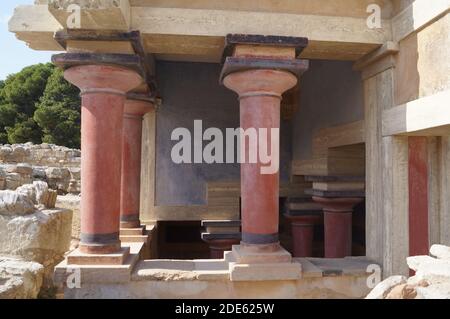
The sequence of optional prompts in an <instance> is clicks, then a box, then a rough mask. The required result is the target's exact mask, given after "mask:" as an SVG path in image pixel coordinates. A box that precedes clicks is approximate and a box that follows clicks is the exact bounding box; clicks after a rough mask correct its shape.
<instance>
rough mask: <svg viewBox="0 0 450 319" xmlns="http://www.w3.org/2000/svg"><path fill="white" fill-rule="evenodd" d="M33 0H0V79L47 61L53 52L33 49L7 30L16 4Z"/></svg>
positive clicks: (25, 3)
mask: <svg viewBox="0 0 450 319" xmlns="http://www.w3.org/2000/svg"><path fill="white" fill-rule="evenodd" d="M33 2H34V1H33V0H1V3H0V80H4V79H5V78H6V76H7V75H8V74H10V73H15V72H18V71H20V70H21V69H22V68H24V67H26V66H28V65H31V64H35V63H40V62H49V61H50V57H51V55H52V54H54V52H44V51H34V50H32V49H30V48H28V47H27V46H26V44H25V43H24V42H22V41H19V40H17V39H16V37H15V36H14V34H13V33H10V32H8V20H9V18H10V17H11V16H12V14H13V12H14V7H16V6H18V5H27V4H28V5H30V4H33Z"/></svg>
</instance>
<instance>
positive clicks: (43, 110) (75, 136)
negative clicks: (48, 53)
mask: <svg viewBox="0 0 450 319" xmlns="http://www.w3.org/2000/svg"><path fill="white" fill-rule="evenodd" d="M80 103H81V102H80V98H79V90H78V89H77V88H76V87H75V86H73V85H71V84H70V83H68V82H67V81H66V80H65V79H64V76H63V72H62V71H61V70H59V69H57V68H55V67H54V66H53V65H52V64H37V65H33V66H29V67H26V68H24V69H23V70H22V71H20V72H18V73H16V74H12V75H10V76H8V78H7V79H6V81H0V143H2V144H5V143H25V142H33V143H41V142H47V143H55V144H58V145H63V146H68V147H74V148H79V147H80Z"/></svg>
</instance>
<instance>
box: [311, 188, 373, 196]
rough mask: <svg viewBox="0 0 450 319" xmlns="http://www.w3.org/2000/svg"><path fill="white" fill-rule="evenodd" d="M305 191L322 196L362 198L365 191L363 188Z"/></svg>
mask: <svg viewBox="0 0 450 319" xmlns="http://www.w3.org/2000/svg"><path fill="white" fill-rule="evenodd" d="M305 193H306V194H308V195H311V196H317V197H324V198H364V197H366V192H365V191H364V190H357V191H354V190H348V191H324V190H319V189H307V190H305Z"/></svg>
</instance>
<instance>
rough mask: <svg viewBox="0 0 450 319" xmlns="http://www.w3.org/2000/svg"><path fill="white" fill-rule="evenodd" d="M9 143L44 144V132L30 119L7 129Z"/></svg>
mask: <svg viewBox="0 0 450 319" xmlns="http://www.w3.org/2000/svg"><path fill="white" fill-rule="evenodd" d="M6 132H7V133H8V141H9V143H26V142H33V143H35V144H39V143H41V142H42V138H41V135H42V131H41V129H40V127H39V126H38V125H37V123H36V122H35V121H34V120H33V119H32V118H31V117H30V118H28V119H26V120H25V121H23V122H18V123H16V125H14V127H8V128H6Z"/></svg>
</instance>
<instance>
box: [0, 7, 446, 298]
mask: <svg viewBox="0 0 450 319" xmlns="http://www.w3.org/2000/svg"><path fill="white" fill-rule="evenodd" d="M449 13H450V2H449V1H448V0H433V1H428V0H299V1H287V0H286V1H270V0H259V1H256V0H255V1H253V0H251V1H240V0H227V1H219V0H217V1H216V0H204V1H203V0H199V1H184V0H167V1H162V0H161V1H159V0H114V1H82V0H36V1H35V3H34V5H25V6H19V7H17V8H16V10H15V12H14V15H13V16H12V18H11V20H10V21H9V30H10V31H11V32H13V33H14V34H15V35H16V37H17V39H18V41H24V42H26V44H27V45H28V46H29V47H30V49H33V50H49V51H55V55H54V56H53V58H52V62H53V63H54V64H55V65H57V66H58V67H60V68H62V69H63V70H64V75H65V78H66V79H67V80H68V81H69V82H70V83H72V84H74V85H76V86H77V87H78V88H79V89H80V91H81V96H82V106H81V107H82V120H81V121H82V129H81V154H80V152H79V151H77V150H69V149H65V148H60V147H57V146H51V145H4V146H2V147H1V148H0V189H11V190H3V191H1V192H3V193H2V194H1V195H0V196H1V197H0V238H1V240H0V248H1V249H0V255H5V256H8V257H7V258H6V257H5V258H3V257H1V259H0V275H1V276H4V277H5V278H6V279H3V277H0V287H1V283H2V282H4V281H5V280H7V281H9V282H10V285H9V286H10V287H18V288H17V291H19V290H20V289H22V288H20V284H19V283H20V281H21V280H22V282H23V279H20V278H25V277H26V278H29V277H30V276H34V277H36V279H35V280H34V281H33V282H34V284H33V285H34V286H33V285H28V286H29V287H31V286H32V287H36V285H37V286H40V285H41V284H40V282H41V281H42V282H45V281H46V280H49V276H48V271H51V272H53V271H54V277H53V281H52V284H53V285H54V287H56V288H55V289H56V292H55V295H56V296H57V297H61V298H62V297H64V298H177V299H182V298H224V299H230V298H365V297H366V296H367V295H368V294H369V293H370V292H371V290H372V289H373V288H374V287H376V288H375V290H373V291H372V292H371V293H370V295H369V296H368V298H448V297H449V295H448V289H449V281H450V273H449V268H450V266H449V265H450V264H449V261H448V260H449V259H448V256H449V252H448V249H449V248H448V247H447V246H450V228H449V225H450V109H449V107H448V101H449V100H450V76H449V74H450V50H449V48H450V35H449V30H450V14H449ZM60 52H63V53H60ZM196 120H202V122H203V125H204V127H205V128H209V127H212V128H217V129H218V130H219V131H221V132H225V131H226V129H227V128H237V127H241V128H243V129H247V128H255V129H257V130H258V129H261V128H265V129H269V130H271V129H275V131H277V132H278V131H279V138H276V139H274V140H275V141H276V143H275V144H274V147H272V150H273V149H276V150H279V157H277V160H279V171H276V172H274V173H273V172H269V173H268V174H263V173H261V170H260V168H261V167H262V166H264V165H265V162H264V161H263V159H261V158H258V159H257V160H256V162H250V163H248V162H245V163H241V164H240V163H236V162H234V163H217V162H216V163H214V162H213V163H207V162H204V161H201V162H195V161H194V162H192V163H175V162H174V161H173V160H172V157H171V151H172V147H173V146H174V145H175V144H176V141H174V140H173V139H172V138H171V137H172V132H173V131H174V130H175V129H177V128H185V129H187V130H188V131H190V132H193V129H194V123H195V121H196ZM270 132H273V131H270ZM270 134H272V133H269V135H268V136H267V140H270V137H271V135H270ZM193 136H194V135H193ZM209 137H210V138H207V140H212V138H211V136H209ZM193 140H197V141H199V140H200V144H194V145H193V150H192V152H193V153H192V156H193V158H194V156H196V155H195V154H197V153H195V152H196V150H198V149H200V150H203V147H205V145H206V144H207V141H205V140H206V139H205V138H204V137H203V138H202V136H200V139H195V138H194V139H193ZM202 140H203V144H202V142H201V141H202ZM265 140H266V139H265ZM196 145H197V146H196ZM242 145H243V147H242V149H241V150H243V151H246V153H247V152H248V151H249V147H248V144H245V143H243V144H242ZM80 155H81V157H80ZM224 156H226V154H224ZM38 177H40V178H38ZM45 183H48V186H47V184H45ZM48 187H49V189H50V191H49V190H48ZM41 188H42V189H46V191H45V192H46V194H50V195H48V196H55V193H58V194H59V195H60V196H62V195H65V194H69V196H78V194H79V193H80V191H81V197H79V198H81V203H80V205H81V206H80V208H79V211H80V218H79V222H80V225H79V228H80V229H79V235H78V234H77V235H76V237H77V238H76V239H79V243H78V241H77V242H76V243H75V244H73V245H72V247H71V248H70V241H71V236H72V237H73V234H71V231H70V229H71V228H72V225H71V221H69V219H71V215H70V212H68V211H67V210H66V209H58V208H51V207H54V206H53V203H50V204H48V203H47V204H43V205H41V204H42V203H41V202H40V199H38V197H39V196H38V195H37V194H38V193H39V194H41V190H40V189H41ZM70 194H72V195H70ZM39 198H40V197H39ZM5 200H7V202H6V201H5ZM68 201H69V202H70V200H65V202H66V203H67V202H68ZM63 202H64V199H61V201H60V200H58V202H57V203H63ZM56 206H57V207H58V206H59V205H58V204H57V205H56ZM73 206H74V207H76V206H77V204H76V202H75V204H73ZM60 207H61V206H60ZM64 207H66V206H64ZM45 216H47V217H45ZM44 217H45V218H44ZM69 217H70V218H69ZM52 218H53V219H56V220H59V219H61V221H58V223H57V224H58V225H59V226H51V225H50V224H48V226H45V227H49V228H51V233H50V234H47V236H51V240H48V241H47V240H46V243H47V244H48V245H50V244H51V245H52V247H51V248H48V249H46V248H45V245H44V244H43V243H42V242H40V241H39V239H38V238H41V237H40V235H39V234H35V236H36V238H37V239H35V240H34V239H33V240H32V241H33V242H34V243H35V244H36V245H38V244H39V245H38V246H33V245H31V243H30V247H28V246H27V245H28V241H27V240H22V239H18V240H17V241H16V240H14V242H11V238H13V237H12V236H13V235H14V236H19V235H21V234H20V232H19V233H17V231H15V232H12V233H9V230H11V231H13V229H12V226H11V225H12V224H14V223H17V224H18V225H22V224H23V223H28V222H31V220H33V222H34V220H36V221H35V222H36V223H41V222H44V220H45V223H51V222H52V220H53V219H52ZM56 220H55V223H56ZM63 220H64V221H63ZM74 220H77V218H74ZM18 227H19V226H18ZM21 227H22V226H21ZM45 227H40V228H39V229H46V228H45ZM6 230H7V231H8V232H5V231H6ZM30 236H31V235H30ZM33 236H34V235H33ZM3 237H5V238H6V239H5V241H4V240H3ZM72 240H74V238H72ZM13 244H14V245H13ZM15 245H19V246H17V247H16V246H15ZM42 245H44V246H42ZM36 247H38V248H36ZM34 248H36V249H37V250H35V249H34ZM430 249H431V255H432V256H434V257H431V256H429V254H430ZM36 251H37V252H36ZM44 252H45V253H44ZM47 252H48V255H46V254H47ZM44 255H45V256H46V257H45V258H44V257H43V259H42V258H41V257H42V256H44ZM14 256H15V257H14ZM47 256H48V258H47ZM412 256H416V257H412ZM417 256H418V257H417ZM56 262H57V264H56V265H55V263H56ZM47 263H49V264H47ZM50 264H51V265H50ZM8 267H9V268H8ZM6 268H8V269H15V270H14V271H10V272H9V275H8V276H6V275H2V274H4V273H5V272H4V271H3V269H6ZM48 269H50V270H48ZM410 269H412V270H413V271H415V275H414V276H411V278H409V279H407V276H409V275H410ZM25 272H27V273H30V274H29V275H27V276H25V275H23V274H24V273H25ZM11 273H12V274H11ZM14 273H16V274H17V275H14ZM77 276H78V277H77ZM391 276H395V277H391ZM385 279H386V281H382V280H385ZM380 281H381V283H380ZM15 283H17V284H15ZM377 284H378V285H377ZM10 289H11V290H10V291H9V292H7V293H5V294H6V295H7V296H8V294H9V296H11V295H14V292H13V291H14V290H13V289H16V288H10ZM446 289H447V290H446ZM36 290H37V288H33V289H30V290H28V291H26V292H20V293H19V292H18V293H17V294H18V296H19V295H20V294H22V295H20V296H23V297H36V296H37V291H36ZM21 291H24V290H21ZM446 291H447V294H446V293H445V292H446ZM1 293H2V291H1V290H0V294H1Z"/></svg>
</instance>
